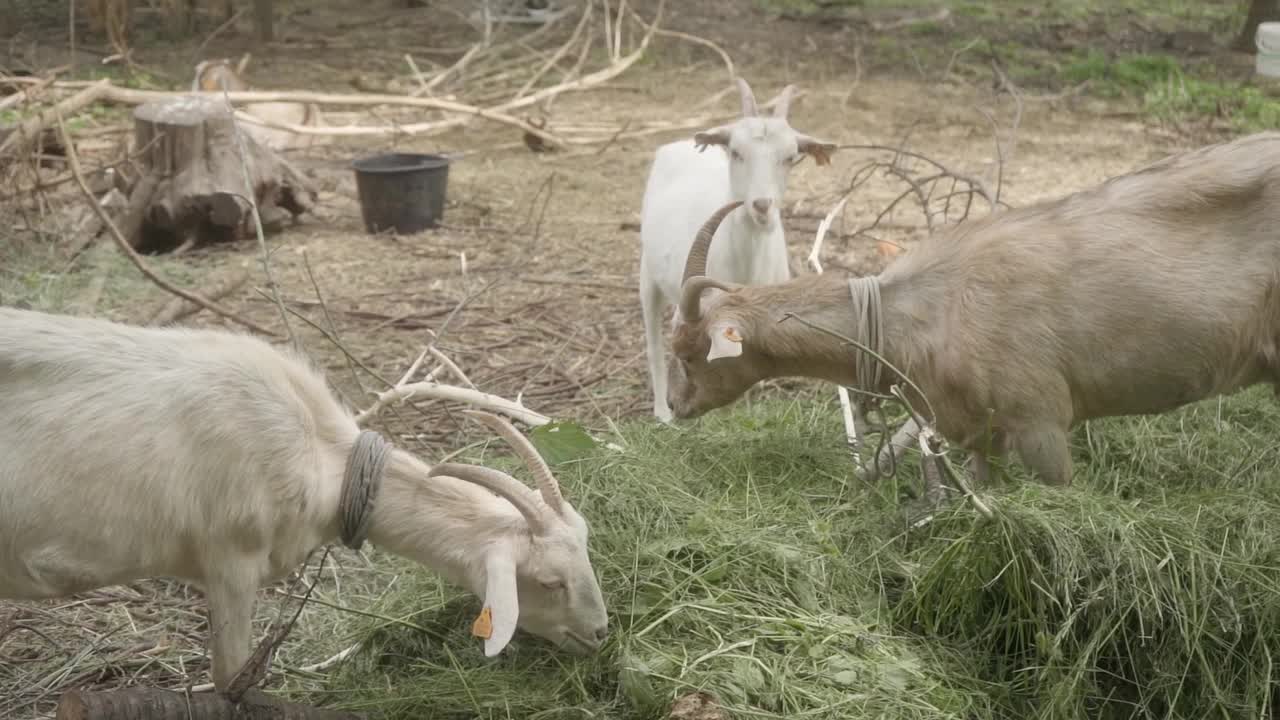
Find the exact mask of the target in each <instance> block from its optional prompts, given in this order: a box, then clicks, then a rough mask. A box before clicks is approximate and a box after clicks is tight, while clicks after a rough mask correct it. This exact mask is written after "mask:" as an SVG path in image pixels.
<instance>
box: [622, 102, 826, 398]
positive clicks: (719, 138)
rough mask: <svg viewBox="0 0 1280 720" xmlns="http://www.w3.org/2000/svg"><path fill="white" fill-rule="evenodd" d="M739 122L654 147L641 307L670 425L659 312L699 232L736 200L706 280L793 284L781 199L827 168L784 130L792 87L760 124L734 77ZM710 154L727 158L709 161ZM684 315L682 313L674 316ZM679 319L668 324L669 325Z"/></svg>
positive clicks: (812, 143) (802, 139)
mask: <svg viewBox="0 0 1280 720" xmlns="http://www.w3.org/2000/svg"><path fill="white" fill-rule="evenodd" d="M738 90H739V92H740V93H741V96H742V117H741V118H739V119H738V120H735V121H734V122H732V123H730V124H728V125H722V126H720V127H716V128H711V129H709V130H705V131H702V132H699V133H696V134H695V135H694V136H693V139H692V140H678V141H675V142H671V143H667V144H666V145H663V146H661V147H659V148H658V150H657V152H656V153H655V154H654V159H653V167H652V168H651V169H650V171H649V178H648V181H647V183H646V185H645V191H644V198H643V200H642V201H641V207H640V243H641V250H640V307H641V310H642V312H643V314H644V332H645V344H646V349H647V352H648V355H649V378H650V383H651V384H652V387H653V412H654V415H656V416H657V417H658V418H659V419H660V420H662V421H664V422H670V421H671V408H670V406H669V405H668V402H667V370H666V367H667V359H666V354H665V349H664V342H663V332H662V313H663V312H664V311H665V310H666V309H667V308H668V307H669V306H671V305H675V304H676V303H677V302H678V301H679V298H680V282H681V277H682V275H683V272H684V265H685V260H686V258H687V256H688V254H689V247H690V245H691V244H692V242H693V237H694V235H695V234H696V233H697V230H698V228H699V227H701V226H702V224H703V223H704V222H705V221H706V219H707V217H708V216H710V215H711V214H712V213H713V212H715V210H716V209H717V208H719V207H721V206H723V205H724V204H725V203H728V202H731V201H735V200H736V201H739V202H741V203H742V207H741V208H738V209H737V210H735V211H734V212H733V213H732V214H730V215H729V217H727V218H726V219H725V222H724V223H723V224H721V225H720V227H719V229H718V230H716V235H715V238H716V242H715V243H713V244H712V246H711V254H710V257H708V258H707V274H708V275H709V276H710V277H713V278H716V279H718V280H722V281H725V282H734V283H740V284H744V285H754V284H771V283H779V282H782V281H784V280H787V279H788V278H790V277H791V270H790V267H789V264H788V257H787V245H786V237H785V235H784V231H783V227H782V199H783V195H785V194H786V190H787V179H788V177H789V174H790V171H791V168H792V167H793V166H794V165H796V164H797V163H798V162H800V161H801V160H802V159H803V158H804V156H805V155H810V156H812V157H813V159H814V160H815V161H816V162H817V163H818V164H819V165H827V164H829V163H830V162H831V154H832V153H834V152H835V150H836V146H835V144H833V143H829V142H824V141H821V140H817V139H814V138H812V137H810V136H808V135H806V134H804V133H801V132H798V131H797V130H795V129H794V128H792V127H791V125H790V124H789V123H788V121H787V113H788V111H789V109H790V105H791V96H792V93H793V92H794V91H795V86H793V85H788V86H787V87H786V88H784V89H783V91H782V93H781V94H780V95H779V96H778V101H777V105H776V106H775V107H774V111H773V115H772V116H762V115H761V114H760V112H759V110H758V108H757V107H756V101H755V96H754V95H753V94H752V92H751V88H750V87H749V86H748V85H747V82H746V80H743V79H742V78H738ZM708 145H715V146H717V147H719V148H720V149H721V150H722V151H723V152H711V153H704V152H703V150H704V149H705V148H706V146H708ZM676 312H677V313H678V312H679V311H678V310H677V311H676ZM677 320H678V316H677V317H675V318H672V323H673V327H674V323H675V322H676V321H677Z"/></svg>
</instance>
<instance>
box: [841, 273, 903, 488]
mask: <svg viewBox="0 0 1280 720" xmlns="http://www.w3.org/2000/svg"><path fill="white" fill-rule="evenodd" d="M849 299H850V300H851V301H852V302H853V317H854V324H855V325H856V326H857V328H858V330H860V331H861V333H860V334H861V335H862V337H861V338H858V341H859V342H861V343H862V344H863V345H866V346H867V347H869V348H871V350H872V351H874V352H875V354H876V355H879V356H880V357H884V327H883V325H884V323H883V318H884V316H883V314H882V313H881V311H880V278H878V277H876V276H875V275H868V276H866V277H859V278H849ZM855 349H856V351H857V352H859V353H862V357H861V358H859V360H858V364H857V366H856V367H855V368H854V382H856V383H857V384H858V388H857V389H858V390H861V391H863V392H864V393H876V392H879V391H880V379H881V377H882V376H883V374H884V366H883V365H882V364H881V363H880V360H879V359H878V358H877V357H876V355H872V354H871V353H868V352H867V351H865V350H863V349H861V348H855ZM868 397H871V396H870V395H868ZM868 407H869V408H874V409H876V410H877V411H878V412H877V413H876V414H877V415H878V416H879V417H880V431H879V433H877V435H878V436H879V437H878V438H877V440H876V447H875V449H874V450H873V452H874V455H873V456H872V462H873V463H874V464H875V467H876V472H877V473H879V474H880V475H881V476H884V477H890V478H891V477H893V476H894V475H896V474H897V472H898V462H897V458H895V457H894V456H893V453H892V452H890V453H889V468H888V470H886V469H885V468H883V467H881V463H880V454H881V451H882V450H883V449H884V447H885V446H886V445H887V444H889V422H888V420H887V419H886V418H885V416H884V412H883V411H882V410H880V401H879V400H878V399H872V400H871V401H870V402H869V403H868Z"/></svg>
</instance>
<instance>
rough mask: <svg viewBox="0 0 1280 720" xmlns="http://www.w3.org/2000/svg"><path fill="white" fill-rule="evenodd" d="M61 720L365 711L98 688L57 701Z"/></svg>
mask: <svg viewBox="0 0 1280 720" xmlns="http://www.w3.org/2000/svg"><path fill="white" fill-rule="evenodd" d="M55 717H56V720H140V719H141V718H155V720H268V719H269V720H363V719H364V715H360V714H356V713H350V712H344V711H341V710H327V709H324V708H316V707H309V706H306V705H298V704H296V703H291V702H286V701H284V700H278V699H276V698H273V697H271V696H269V695H267V694H265V693H263V692H261V691H259V690H251V691H249V692H247V693H245V696H244V697H243V698H242V699H241V702H240V703H239V705H235V704H232V702H231V701H230V700H228V699H226V698H225V697H223V696H222V695H220V694H212V693H210V694H205V695H187V694H186V693H179V692H173V691H172V690H161V689H159V688H138V687H135V688H126V689H123V690H107V691H103V692H93V691H89V690H68V691H67V692H65V693H63V695H62V698H61V699H60V700H59V701H58V708H57V715H56V716H55Z"/></svg>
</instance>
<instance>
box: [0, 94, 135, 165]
mask: <svg viewBox="0 0 1280 720" xmlns="http://www.w3.org/2000/svg"><path fill="white" fill-rule="evenodd" d="M55 85H56V83H55ZM110 88H111V81H110V80H108V79H106V78H103V79H101V80H99V81H97V82H95V83H93V84H92V85H90V86H88V87H86V88H85V89H83V90H81V91H80V92H78V93H76V94H75V95H72V96H71V97H69V98H66V99H64V100H60V101H58V102H57V103H56V104H55V105H53V107H50V108H46V109H45V110H42V111H41V112H38V113H36V114H35V115H32V116H31V117H29V118H27V119H26V120H23V121H22V124H21V125H19V126H18V127H17V128H15V129H14V130H13V132H11V133H9V136H8V137H7V138H5V139H4V142H0V156H4V155H6V154H9V153H12V154H15V155H16V154H19V153H20V152H22V151H25V150H26V149H27V148H28V147H29V146H30V145H31V143H32V142H34V141H35V139H36V138H37V137H39V136H40V133H41V132H43V131H44V129H45V128H48V127H51V126H53V125H54V124H56V123H58V122H59V118H61V117H63V116H64V115H74V114H76V113H77V112H80V110H82V109H84V108H86V107H88V106H89V105H92V104H93V103H95V102H97V101H99V100H101V99H102V98H103V97H104V96H105V95H106V94H107V91H108V90H109V89H110ZM63 142H65V143H66V144H67V152H68V153H70V152H71V138H69V137H65V136H64V138H63Z"/></svg>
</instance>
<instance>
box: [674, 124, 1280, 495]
mask: <svg viewBox="0 0 1280 720" xmlns="http://www.w3.org/2000/svg"><path fill="white" fill-rule="evenodd" d="M879 281H880V285H881V294H882V298H883V307H884V313H883V326H884V333H885V354H886V356H887V358H888V359H889V360H890V361H891V362H893V363H894V364H896V365H897V366H898V367H900V368H902V369H903V370H904V371H905V372H907V373H908V375H909V376H910V377H911V378H912V379H913V380H914V381H915V382H916V383H917V384H918V385H919V386H920V387H921V389H922V391H923V392H924V394H925V395H926V396H927V397H928V399H929V401H930V402H931V403H932V405H933V408H934V409H935V411H936V412H937V423H938V430H939V431H940V432H941V433H942V434H943V435H944V436H946V437H947V438H948V439H949V440H950V441H952V442H953V443H956V444H957V445H960V446H962V447H965V448H967V449H969V450H971V451H974V453H975V456H976V457H975V461H976V462H977V464H978V465H979V466H985V462H984V461H985V460H986V459H987V458H986V457H985V454H984V452H983V449H984V447H985V445H984V442H985V438H984V432H985V430H986V428H987V427H988V420H990V423H991V425H992V426H993V430H994V436H993V437H994V440H995V447H994V448H993V455H997V456H998V455H1000V454H1002V453H1003V452H1004V451H1005V450H1007V449H1014V450H1016V451H1017V453H1018V455H1019V456H1020V457H1021V459H1022V461H1023V462H1024V463H1025V464H1026V465H1028V466H1029V467H1030V468H1031V469H1032V470H1033V471H1035V472H1036V473H1037V474H1038V475H1039V476H1040V477H1041V479H1042V480H1044V481H1047V482H1051V483H1062V484H1066V483H1069V482H1070V480H1071V461H1070V455H1069V453H1068V448H1067V433H1068V431H1069V429H1070V428H1071V427H1072V426H1074V425H1075V424H1077V423H1079V422H1081V421H1083V420H1088V419H1091V418H1100V417H1107V416H1116V415H1134V414H1154V413H1162V412H1167V411H1169V410H1172V409H1174V408H1177V407H1180V406H1182V405H1185V404H1187V403H1191V402H1195V401H1198V400H1202V399H1205V398H1209V397H1212V396H1215V395H1219V394H1229V393H1232V392H1235V391H1238V390H1240V389H1242V388H1245V387H1248V386H1250V385H1253V384H1256V383H1259V382H1270V383H1273V384H1274V383H1276V382H1277V381H1278V380H1280V351H1278V347H1280V133H1274V132H1273V133H1261V134H1257V135H1252V136H1248V137H1245V138H1241V139H1238V140H1235V141H1233V142H1229V143H1223V144H1218V145H1212V146H1208V147H1205V148H1201V149H1198V150H1195V151H1191V152H1188V153H1184V154H1181V155H1176V156H1172V157H1169V158H1166V159H1164V160H1161V161H1160V162H1157V163H1154V164H1152V165H1150V166H1148V167H1146V168H1142V169H1140V170H1138V171H1136V172H1133V173H1130V174H1128V175H1125V176H1121V177H1118V178H1114V179H1112V180H1109V181H1107V182H1105V183H1102V184H1101V185H1099V186H1097V187H1095V188H1093V189H1090V190H1087V191H1084V192H1079V193H1076V194H1073V195H1070V196H1067V197H1064V198H1062V199H1059V200H1056V201H1053V202H1043V203H1039V204H1036V205H1033V206H1029V207H1026V208H1020V209H1016V210H1011V211H1007V212H1003V213H999V214H995V215H991V216H988V217H986V218H983V219H981V220H977V221H970V222H967V223H964V224H963V225H960V226H958V227H956V228H954V229H952V230H951V231H948V232H944V233H939V234H938V235H936V236H934V237H932V238H931V239H929V240H926V241H925V242H923V243H922V244H921V245H920V246H919V247H917V248H916V249H914V250H913V251H911V252H910V253H907V254H906V255H903V256H902V257H901V258H900V259H898V260H897V261H895V262H894V263H893V264H892V265H891V266H890V267H889V268H887V269H886V270H885V271H884V272H883V273H882V274H881V275H880V276H879ZM713 293H715V294H714V295H712V296H711V297H710V298H707V299H704V301H703V312H702V317H701V318H700V319H699V321H698V322H697V323H696V324H693V323H691V324H689V325H685V326H682V327H680V328H677V330H676V331H675V335H674V337H673V343H672V344H673V349H674V352H675V355H676V357H677V358H678V359H679V366H678V367H676V368H673V372H672V380H671V387H672V406H673V409H674V410H675V414H676V416H677V417H685V418H687V417H694V416H697V415H700V414H702V413H704V412H706V411H708V410H711V409H714V408H717V407H722V406H724V405H727V404H729V403H731V402H733V401H734V400H736V399H737V398H738V397H739V396H741V395H742V393H743V392H744V391H745V390H746V389H747V388H748V387H750V386H751V385H752V384H754V383H756V382H759V381H760V380H763V379H766V378H770V377H778V376H785V375H798V376H808V377H814V378H821V379H826V380H829V381H832V382H838V383H843V384H846V385H851V384H852V383H853V381H854V378H855V373H854V368H855V365H856V363H857V362H860V361H861V360H860V359H859V357H858V356H859V355H860V354H861V353H859V352H858V351H856V350H853V349H848V348H844V347H841V343H840V342H839V341H837V340H834V339H833V338H831V337H830V336H827V335H825V334H823V333H821V332H818V331H815V330H811V329H808V328H806V327H804V326H803V325H802V324H800V323H798V322H796V321H794V320H788V321H785V322H782V323H778V322H777V321H778V320H779V319H780V318H782V317H783V316H784V314H785V313H786V312H794V313H796V314H797V315H799V316H801V317H804V318H806V319H808V320H811V321H813V322H816V323H820V324H822V325H824V326H826V327H829V328H832V329H834V330H837V331H840V332H843V333H845V334H846V335H849V336H851V337H855V338H856V337H858V336H859V335H858V330H859V328H857V327H855V326H854V322H853V318H852V317H851V313H850V300H849V290H848V286H847V280H846V279H845V278H840V277H835V276H831V275H824V276H806V277H802V278H797V279H794V280H791V281H789V282H786V283H781V284H777V285H771V286H766V287H761V286H755V287H745V288H741V289H738V290H736V291H734V292H728V293H725V292H720V291H713ZM726 323H727V324H728V325H731V326H733V327H735V328H737V329H738V332H739V334H740V336H741V337H742V338H743V342H742V354H741V355H740V356H738V357H729V358H720V359H716V360H714V361H712V362H710V363H708V362H707V361H706V359H705V358H706V354H707V351H708V349H709V347H710V340H709V335H708V332H709V331H711V330H712V329H713V328H722V327H724V326H725V324H726ZM884 377H885V380H884V383H883V385H884V386H882V387H880V388H878V389H879V390H881V391H884V390H886V389H887V386H888V384H889V383H890V382H892V381H893V380H894V378H893V375H892V374H891V373H885V375H884ZM989 412H990V415H989Z"/></svg>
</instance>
